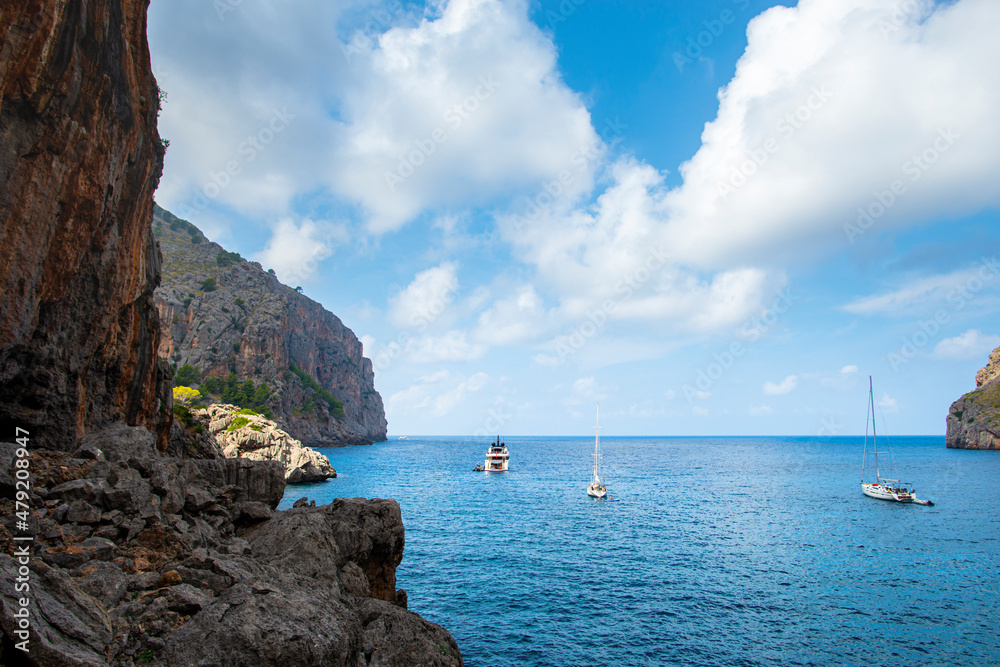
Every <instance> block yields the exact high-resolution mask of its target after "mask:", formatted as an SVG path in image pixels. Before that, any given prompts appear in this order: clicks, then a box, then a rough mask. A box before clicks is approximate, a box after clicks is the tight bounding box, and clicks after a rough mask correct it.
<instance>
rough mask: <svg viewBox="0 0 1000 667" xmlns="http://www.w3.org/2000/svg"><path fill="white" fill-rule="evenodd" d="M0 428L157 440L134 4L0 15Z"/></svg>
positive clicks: (8, 10) (159, 408) (141, 44)
mask: <svg viewBox="0 0 1000 667" xmlns="http://www.w3.org/2000/svg"><path fill="white" fill-rule="evenodd" d="M0 17H2V20H0V44H2V47H0V216H2V217H0V432H2V433H4V434H7V433H13V432H14V428H15V427H17V426H20V427H21V428H26V429H28V430H29V431H30V433H31V436H32V439H33V442H34V443H35V445H36V446H37V445H41V446H45V447H50V448H66V447H69V446H72V444H73V442H74V441H75V440H76V438H77V437H79V436H81V435H83V434H84V433H85V432H86V431H88V430H90V429H93V428H99V427H101V426H104V425H106V424H108V423H111V422H112V421H115V420H116V419H124V420H125V421H127V422H128V423H129V424H139V425H143V426H146V427H148V428H149V429H151V430H153V431H155V432H157V433H158V434H159V436H160V444H161V446H162V445H164V444H165V441H166V438H167V437H168V434H169V430H170V420H171V416H170V411H169V401H170V399H169V398H168V397H167V391H168V390H169V385H168V382H167V380H166V378H165V377H164V375H163V373H164V369H163V368H160V367H158V364H157V357H156V354H155V350H156V347H157V345H158V335H159V328H158V319H157V313H156V309H155V307H154V304H153V300H152V292H153V289H154V288H155V286H156V280H157V275H158V271H159V262H160V257H159V253H158V251H157V249H156V245H155V242H154V240H153V238H152V236H151V234H150V232H149V223H150V219H151V216H152V205H151V204H152V195H153V191H154V189H155V188H156V184H157V181H158V180H159V175H160V170H161V166H162V161H163V146H162V144H161V143H160V138H159V135H158V134H157V131H156V114H157V108H158V107H157V104H158V92H159V91H158V88H157V86H156V82H155V80H154V79H153V76H152V73H151V70H150V66H149V52H148V50H147V46H146V2H141V1H138V0H92V1H90V2H86V3H84V2H80V1H79V0H76V1H70V2H60V3H53V2H42V1H41V0H30V1H28V2H20V3H4V6H3V7H2V8H0Z"/></svg>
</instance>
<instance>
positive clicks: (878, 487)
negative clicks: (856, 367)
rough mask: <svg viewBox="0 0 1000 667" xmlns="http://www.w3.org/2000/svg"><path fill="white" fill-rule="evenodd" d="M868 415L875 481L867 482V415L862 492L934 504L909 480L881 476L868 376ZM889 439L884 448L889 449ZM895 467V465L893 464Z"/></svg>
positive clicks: (907, 501) (872, 398) (872, 401)
mask: <svg viewBox="0 0 1000 667" xmlns="http://www.w3.org/2000/svg"><path fill="white" fill-rule="evenodd" d="M868 407H869V410H868V416H870V417H871V424H872V447H873V448H874V450H875V481H874V482H873V483H868V482H865V463H866V462H867V460H868V424H867V417H866V420H865V421H866V423H865V454H864V458H863V459H862V461H861V492H862V493H864V494H865V495H866V496H868V497H870V498H878V499H879V500H891V501H893V502H897V503H915V504H917V505H933V504H934V503H932V502H931V501H929V500H920V499H918V498H917V493H916V491H914V489H913V485H912V484H911V483H909V482H901V481H899V480H898V479H887V478H884V477H882V476H881V471H880V470H879V455H878V436H877V435H876V434H875V392H874V390H873V388H872V378H871V376H870V375H869V376H868ZM888 443H889V441H888V440H886V446H885V447H883V450H888V449H889V447H888ZM889 456H890V462H891V461H892V458H891V457H892V451H891V450H889ZM893 467H895V466H893Z"/></svg>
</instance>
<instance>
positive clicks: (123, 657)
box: [0, 425, 462, 667]
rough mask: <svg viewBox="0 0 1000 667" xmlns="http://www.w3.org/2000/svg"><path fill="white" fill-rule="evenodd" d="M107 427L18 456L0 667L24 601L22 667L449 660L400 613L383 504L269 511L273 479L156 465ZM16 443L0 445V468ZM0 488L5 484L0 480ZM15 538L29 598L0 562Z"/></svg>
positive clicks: (198, 465) (258, 465) (256, 466)
mask: <svg viewBox="0 0 1000 667" xmlns="http://www.w3.org/2000/svg"><path fill="white" fill-rule="evenodd" d="M155 442H156V439H155V437H154V436H153V435H152V434H151V433H149V432H148V431H146V430H145V429H143V428H139V427H127V426H123V425H114V426H112V427H110V428H108V429H107V430H105V431H99V432H94V433H90V434H88V435H87V437H86V439H85V441H82V442H81V443H80V447H79V449H78V450H77V451H76V452H74V453H72V454H70V453H66V452H45V451H35V452H32V453H31V464H30V470H31V471H32V485H33V488H34V489H35V491H34V493H33V494H32V496H33V497H32V498H31V501H32V504H33V505H34V506H35V507H36V508H38V509H37V510H36V511H35V512H33V516H32V519H31V522H30V523H31V525H30V527H29V529H28V530H27V531H24V530H23V529H18V527H17V526H15V525H14V524H15V516H16V515H15V507H14V499H13V494H12V493H6V492H5V493H4V494H3V497H2V498H0V517H2V519H0V552H2V553H0V606H2V609H0V612H2V615H0V628H2V630H3V635H4V636H3V637H2V638H0V639H2V640H3V642H2V644H0V664H10V665H13V664H21V663H18V662H17V661H18V660H20V661H22V662H23V661H24V659H25V658H24V655H23V654H21V653H20V652H19V651H17V649H14V648H13V643H14V642H13V640H14V639H15V638H17V635H16V631H17V629H18V627H17V621H16V619H15V618H14V616H13V612H14V610H16V609H18V608H20V605H19V598H21V597H25V595H27V597H28V598H29V600H30V602H29V605H28V607H27V609H28V612H29V618H30V627H31V630H30V639H29V642H30V643H29V648H30V657H31V661H32V662H30V663H24V664H32V665H38V666H41V667H49V666H52V667H55V666H59V667H61V666H63V665H106V664H136V663H139V664H143V663H150V664H160V665H178V666H180V665H183V666H184V667H187V666H189V665H282V666H284V665H335V666H336V665H340V666H344V667H365V666H368V665H371V666H374V665H440V666H460V665H462V658H461V654H460V653H459V650H458V647H457V645H456V644H455V641H454V639H452V637H451V636H450V635H449V634H448V632H447V631H445V630H444V629H443V628H441V627H439V626H437V625H434V624H432V623H428V622H427V621H424V620H423V619H422V618H420V617H419V616H418V615H417V614H414V613H412V612H409V611H407V610H406V609H405V602H406V594H405V592H404V591H401V590H397V589H396V566H397V565H398V564H399V563H400V561H401V559H402V555H403V546H404V531H403V523H402V519H401V515H400V510H399V505H397V504H396V502H395V501H392V500H362V499H360V498H355V499H349V500H336V501H334V502H333V503H331V504H330V505H327V506H324V507H315V504H313V505H312V506H309V505H307V504H306V503H305V502H300V503H298V505H299V506H298V507H295V508H293V509H291V510H287V511H284V512H276V511H275V507H276V506H277V505H278V502H279V501H280V499H281V497H282V494H283V492H284V489H285V482H284V468H283V466H281V465H280V464H278V463H275V462H269V463H262V462H256V461H250V460H247V459H242V458H235V459H214V460H192V459H176V458H169V457H164V456H162V455H161V454H159V453H158V452H157V450H156V447H155ZM15 451H16V447H15V445H10V444H0V470H3V471H8V470H11V469H12V459H13V458H14V457H15ZM0 487H3V483H2V480H0ZM24 533H29V534H31V535H33V536H34V538H35V539H34V542H32V543H30V546H31V555H30V558H29V564H28V567H29V569H30V572H31V574H30V579H29V581H30V584H31V586H30V591H29V592H28V593H27V594H26V593H24V592H23V591H21V592H18V591H16V590H15V582H16V580H17V577H18V568H19V567H20V565H19V563H18V562H17V561H16V560H15V559H14V558H12V557H11V556H12V555H13V554H15V553H16V549H17V548H19V547H20V546H22V545H23V544H24V543H23V542H15V541H14V540H13V539H12V536H13V535H14V534H24Z"/></svg>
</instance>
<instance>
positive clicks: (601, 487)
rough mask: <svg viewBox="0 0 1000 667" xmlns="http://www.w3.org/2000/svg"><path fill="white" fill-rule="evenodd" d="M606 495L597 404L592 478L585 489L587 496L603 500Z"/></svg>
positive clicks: (598, 406)
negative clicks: (602, 472) (602, 476)
mask: <svg viewBox="0 0 1000 667" xmlns="http://www.w3.org/2000/svg"><path fill="white" fill-rule="evenodd" d="M607 493H608V487H607V486H605V484H604V480H602V479H601V404H600V403H598V404H597V426H595V427H594V477H593V479H592V480H591V481H590V486H588V487H587V495H588V496H593V497H594V498H603V497H604V496H606V495H607Z"/></svg>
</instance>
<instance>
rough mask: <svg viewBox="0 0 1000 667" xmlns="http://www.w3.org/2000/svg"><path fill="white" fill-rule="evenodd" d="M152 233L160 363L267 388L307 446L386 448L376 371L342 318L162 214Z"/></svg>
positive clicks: (281, 418)
mask: <svg viewBox="0 0 1000 667" xmlns="http://www.w3.org/2000/svg"><path fill="white" fill-rule="evenodd" d="M153 229H154V232H155V234H156V236H157V238H158V240H159V242H160V245H161V247H162V250H163V279H162V282H161V285H160V287H159V288H157V290H156V292H155V299H156V306H157V308H158V310H159V314H160V319H161V321H162V322H163V323H164V326H163V332H162V335H161V338H160V346H159V351H158V353H159V355H160V356H161V357H163V358H165V359H167V360H168V361H169V362H170V363H171V364H173V365H174V366H175V367H176V368H181V367H183V366H184V365H188V366H191V367H192V368H194V369H197V373H198V377H200V378H202V379H204V378H208V377H211V376H215V377H218V378H225V377H228V376H229V374H230V373H235V376H236V378H238V379H239V381H240V382H245V381H247V380H250V381H252V382H253V383H255V384H258V385H259V384H261V383H265V384H267V386H268V387H269V388H270V389H271V390H273V392H274V393H273V395H272V396H271V398H269V399H268V400H267V405H268V406H270V407H271V408H272V410H273V412H274V418H275V421H277V422H278V423H279V424H280V425H281V427H282V428H283V429H285V430H286V431H288V432H289V433H290V434H291V435H292V437H294V438H296V439H298V440H301V441H302V443H303V444H305V445H308V446H313V447H331V446H337V445H357V444H369V443H371V442H373V441H382V440H385V438H386V420H385V410H384V408H383V406H382V397H381V396H379V394H378V392H377V391H376V390H375V375H374V371H373V370H372V363H371V361H370V360H369V359H367V358H365V356H364V354H363V352H362V346H361V341H359V340H358V338H357V336H355V335H354V332H353V331H351V330H350V329H348V328H347V327H346V326H344V323H343V322H341V321H340V319H339V318H338V317H337V316H336V315H334V314H333V313H330V312H329V311H327V310H326V309H325V308H323V307H322V306H321V305H320V304H318V303H316V302H315V301H313V300H312V299H309V298H308V297H306V296H303V295H302V294H300V293H299V292H297V291H296V290H295V289H293V288H291V287H288V286H287V285H283V284H282V283H281V282H279V281H278V279H277V277H275V276H274V275H273V274H271V273H267V272H265V271H264V270H263V268H262V267H261V265H260V264H258V263H256V262H249V261H247V260H245V259H243V258H241V257H240V256H239V255H237V254H236V253H231V252H228V251H227V250H226V249H225V248H223V247H222V246H220V245H218V244H216V243H211V242H209V241H208V240H206V239H205V237H204V235H203V234H202V233H201V231H200V230H199V229H198V228H197V227H195V226H194V225H192V224H191V223H189V222H188V221H186V220H180V219H179V218H177V217H175V216H174V215H172V214H171V213H170V212H169V211H165V210H163V209H161V208H159V207H156V209H155V218H154V222H153Z"/></svg>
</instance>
